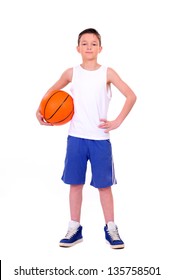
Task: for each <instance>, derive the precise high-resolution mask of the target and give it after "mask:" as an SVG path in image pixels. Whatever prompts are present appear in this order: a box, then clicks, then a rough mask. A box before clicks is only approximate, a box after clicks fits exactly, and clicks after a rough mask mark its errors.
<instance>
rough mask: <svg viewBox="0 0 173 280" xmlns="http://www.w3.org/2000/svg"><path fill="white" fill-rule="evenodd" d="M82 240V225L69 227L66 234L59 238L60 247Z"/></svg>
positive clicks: (69, 245)
mask: <svg viewBox="0 0 173 280" xmlns="http://www.w3.org/2000/svg"><path fill="white" fill-rule="evenodd" d="M82 241H83V236H82V226H80V225H79V226H78V227H69V228H68V231H67V234H66V236H65V237H64V238H63V239H61V240H60V242H59V246H60V247H71V246H73V245H75V244H77V243H80V242H82Z"/></svg>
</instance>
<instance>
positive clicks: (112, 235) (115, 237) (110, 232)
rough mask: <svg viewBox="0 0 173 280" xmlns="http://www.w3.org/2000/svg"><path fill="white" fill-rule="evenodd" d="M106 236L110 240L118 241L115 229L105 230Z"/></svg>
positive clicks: (118, 237)
mask: <svg viewBox="0 0 173 280" xmlns="http://www.w3.org/2000/svg"><path fill="white" fill-rule="evenodd" d="M107 232H108V234H109V235H110V237H111V238H112V240H120V236H119V233H118V229H117V227H116V228H115V229H111V230H107Z"/></svg>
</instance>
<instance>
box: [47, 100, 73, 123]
mask: <svg viewBox="0 0 173 280" xmlns="http://www.w3.org/2000/svg"><path fill="white" fill-rule="evenodd" d="M67 98H69V95H68V96H67V97H66V98H65V99H64V101H63V102H62V103H61V105H60V106H59V107H58V108H57V109H56V111H55V112H54V113H53V114H52V116H50V117H49V118H48V119H46V120H47V121H48V120H50V119H51V118H52V117H53V116H54V115H55V114H56V112H57V111H58V110H59V109H60V108H61V107H62V105H63V104H64V103H65V101H66V100H67Z"/></svg>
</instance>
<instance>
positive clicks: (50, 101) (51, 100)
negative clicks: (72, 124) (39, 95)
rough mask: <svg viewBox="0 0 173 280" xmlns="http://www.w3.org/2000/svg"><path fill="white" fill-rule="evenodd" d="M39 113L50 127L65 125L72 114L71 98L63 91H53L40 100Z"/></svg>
mask: <svg viewBox="0 0 173 280" xmlns="http://www.w3.org/2000/svg"><path fill="white" fill-rule="evenodd" d="M40 113H41V114H42V116H43V117H44V119H45V121H46V122H48V123H51V124H52V125H63V124H66V123H67V122H69V121H70V120H71V119H72V117H73V114H74V105H73V98H72V97H71V96H70V95H69V94H68V93H67V92H65V91H63V90H58V91H57V90H54V91H52V92H50V93H49V94H46V96H44V97H43V99H42V100H41V103H40Z"/></svg>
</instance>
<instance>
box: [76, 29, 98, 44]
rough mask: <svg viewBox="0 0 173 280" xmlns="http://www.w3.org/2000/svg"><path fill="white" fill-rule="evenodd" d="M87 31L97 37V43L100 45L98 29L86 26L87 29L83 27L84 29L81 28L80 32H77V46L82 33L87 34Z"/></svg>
mask: <svg viewBox="0 0 173 280" xmlns="http://www.w3.org/2000/svg"><path fill="white" fill-rule="evenodd" d="M88 33H89V34H94V35H95V36H96V37H97V39H98V40H99V45H100V47H101V36H100V34H99V33H98V31H97V30H96V29H94V28H87V29H85V30H83V31H82V32H80V33H79V36H78V46H79V43H80V39H81V37H82V35H84V34H88Z"/></svg>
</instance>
